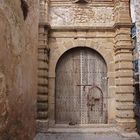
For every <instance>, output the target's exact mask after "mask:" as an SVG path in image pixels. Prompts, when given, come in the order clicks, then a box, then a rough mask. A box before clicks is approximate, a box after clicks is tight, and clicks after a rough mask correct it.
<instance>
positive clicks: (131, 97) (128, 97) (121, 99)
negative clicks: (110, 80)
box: [116, 93, 134, 102]
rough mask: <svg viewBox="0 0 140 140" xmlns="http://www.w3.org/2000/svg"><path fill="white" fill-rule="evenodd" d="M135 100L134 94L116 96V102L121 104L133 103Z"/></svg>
mask: <svg viewBox="0 0 140 140" xmlns="http://www.w3.org/2000/svg"><path fill="white" fill-rule="evenodd" d="M133 100H134V95H133V94H127V93H125V94H117V95H116V101H119V102H132V101H133Z"/></svg>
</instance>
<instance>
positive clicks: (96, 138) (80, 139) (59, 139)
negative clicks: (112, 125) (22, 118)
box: [34, 133, 139, 140]
mask: <svg viewBox="0 0 140 140" xmlns="http://www.w3.org/2000/svg"><path fill="white" fill-rule="evenodd" d="M34 140H139V138H138V137H132V138H131V136H130V137H122V136H119V135H117V134H91V133H86V134H85V133H77V134H76V133H56V134H53V135H52V134H51V133H50V134H41V133H40V134H38V135H37V136H36V138H35V139H34Z"/></svg>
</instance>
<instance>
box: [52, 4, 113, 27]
mask: <svg viewBox="0 0 140 140" xmlns="http://www.w3.org/2000/svg"><path fill="white" fill-rule="evenodd" d="M50 12H51V13H50V23H51V25H53V26H54V25H57V26H60V25H72V26H73V25H88V26H94V25H97V24H98V25H100V24H104V23H108V24H112V25H113V24H114V18H113V8H112V7H92V6H90V5H86V6H85V5H74V6H72V7H69V6H60V7H52V8H51V11H50Z"/></svg>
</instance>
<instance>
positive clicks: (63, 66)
mask: <svg viewBox="0 0 140 140" xmlns="http://www.w3.org/2000/svg"><path fill="white" fill-rule="evenodd" d="M106 77H107V66H106V63H105V61H104V59H103V58H102V56H101V55H100V54H98V53H97V52H96V51H94V50H92V49H89V48H87V47H84V48H83V47H77V48H74V49H71V50H69V51H67V52H65V53H64V54H63V55H62V56H61V58H60V59H59V61H58V63H57V67H56V83H55V123H56V124H71V125H72V124H73V125H74V124H105V123H106V122H107V118H106V116H107V79H106ZM93 87H94V88H93ZM96 87H98V88H96ZM99 89H100V90H99ZM102 93H103V94H102Z"/></svg>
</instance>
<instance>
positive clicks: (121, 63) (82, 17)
mask: <svg viewBox="0 0 140 140" xmlns="http://www.w3.org/2000/svg"><path fill="white" fill-rule="evenodd" d="M75 2H76V1H73V0H50V1H49V0H47V1H45V0H41V2H40V15H41V18H40V25H41V26H40V31H41V33H42V34H43V33H44V36H40V40H39V41H40V46H39V47H41V46H44V48H47V47H48V49H47V50H48V53H49V58H48V61H49V63H46V64H45V63H44V64H43V63H41V62H39V63H40V64H41V65H42V66H44V67H47V68H48V67H49V69H48V72H47V74H46V75H47V76H46V77H47V78H48V81H47V85H48V88H45V89H43V88H40V87H39V88H40V89H39V91H43V90H45V95H47V96H46V98H47V99H48V102H44V105H43V106H47V107H48V108H47V109H46V110H44V111H43V112H41V114H46V115H47V117H46V118H45V119H44V120H43V121H42V125H41V124H40V125H39V126H44V125H43V124H45V123H48V124H49V125H46V126H47V127H50V128H51V127H55V68H56V65H57V62H58V60H59V58H60V57H61V56H62V55H63V54H64V53H65V52H66V51H68V50H70V49H72V48H76V47H88V48H91V49H93V50H95V51H97V52H99V53H100V54H101V55H102V56H103V58H104V60H105V62H106V64H107V67H108V72H107V75H108V77H107V79H108V96H107V98H108V123H113V124H115V125H116V126H119V127H121V128H122V129H123V130H125V131H134V130H135V120H134V113H133V107H134V105H133V100H134V97H133V92H134V88H133V65H132V60H133V56H132V49H133V47H132V44H131V37H130V28H131V20H130V14H129V0H122V1H120V0H102V1H100V2H99V1H98V0H93V1H89V2H88V3H84V4H80V3H78V4H77V3H75ZM48 9H49V10H48ZM49 24H50V26H49ZM48 31H49V34H48ZM44 37H46V40H45V38H44ZM44 42H45V43H46V46H45V43H44ZM41 55H42V56H41ZM41 55H40V56H41V57H43V53H42V54H41ZM48 65H49V66H48ZM39 73H42V72H41V71H40V72H39ZM38 81H39V82H40V80H38ZM41 81H42V80H41ZM46 87H47V86H46ZM39 98H40V97H39ZM41 100H42V99H41ZM42 102H43V100H42ZM45 104H46V105H45ZM121 105H123V106H121ZM127 105H129V106H128V107H127ZM38 106H39V108H42V104H41V105H39V104H38ZM38 114H40V113H39V111H38ZM38 122H41V120H39V121H38ZM115 122H117V123H115ZM44 130H46V131H47V128H45V129H44ZM43 132H44V131H43Z"/></svg>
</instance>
